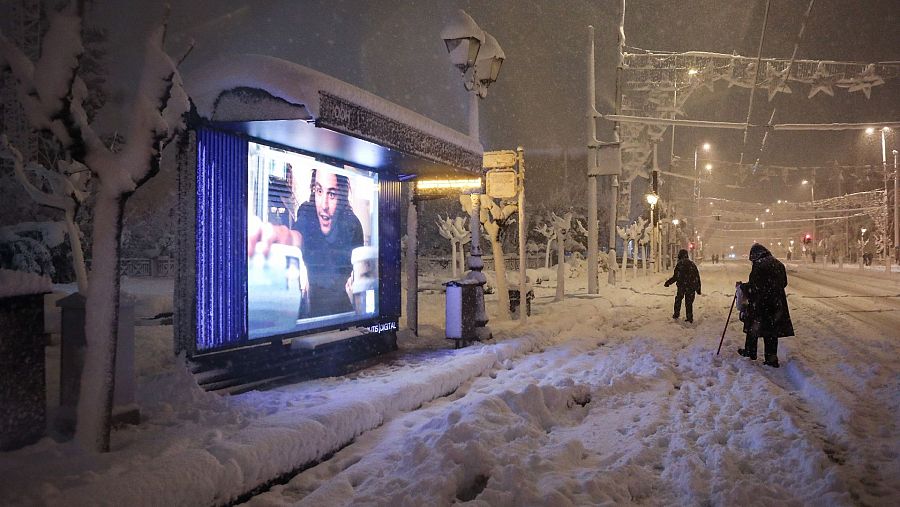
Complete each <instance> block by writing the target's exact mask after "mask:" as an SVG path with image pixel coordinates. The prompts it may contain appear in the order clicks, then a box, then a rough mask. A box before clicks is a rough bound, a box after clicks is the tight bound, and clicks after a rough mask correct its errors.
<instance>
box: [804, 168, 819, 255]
mask: <svg viewBox="0 0 900 507" xmlns="http://www.w3.org/2000/svg"><path fill="white" fill-rule="evenodd" d="M800 184H801V185H809V205H810V206H812V207H813V237H812V239H813V250H815V248H816V241H819V233H818V227H817V225H818V223H819V221H818V220H817V219H818V218H819V216H818V214H817V213H815V211H816V210H815V207H816V182H815V180H813V181H809V180H803V181H801V182H800ZM815 262H816V261H815V259H814V260H813V263H815Z"/></svg>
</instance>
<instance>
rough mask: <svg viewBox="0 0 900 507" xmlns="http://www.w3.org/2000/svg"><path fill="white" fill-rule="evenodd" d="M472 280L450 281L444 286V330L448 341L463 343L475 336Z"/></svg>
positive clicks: (476, 284) (473, 285) (476, 283)
mask: <svg viewBox="0 0 900 507" xmlns="http://www.w3.org/2000/svg"><path fill="white" fill-rule="evenodd" d="M477 286H478V282H476V281H474V280H451V281H449V282H447V283H445V284H444V287H445V288H446V299H447V300H446V305H445V320H444V328H445V330H446V331H445V332H446V336H447V338H448V339H450V340H462V341H463V342H466V341H470V340H474V339H475V337H476V335H475V288H476V287H477Z"/></svg>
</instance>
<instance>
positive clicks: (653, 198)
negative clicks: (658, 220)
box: [647, 194, 659, 206]
mask: <svg viewBox="0 0 900 507" xmlns="http://www.w3.org/2000/svg"><path fill="white" fill-rule="evenodd" d="M657 201H659V196H658V195H656V194H647V204H649V205H650V206H656V202H657Z"/></svg>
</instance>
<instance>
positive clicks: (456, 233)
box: [436, 215, 472, 278]
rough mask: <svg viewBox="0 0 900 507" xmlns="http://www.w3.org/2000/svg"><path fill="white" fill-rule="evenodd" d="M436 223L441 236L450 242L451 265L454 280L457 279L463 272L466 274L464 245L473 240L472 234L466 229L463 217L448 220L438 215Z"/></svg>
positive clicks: (448, 218)
mask: <svg viewBox="0 0 900 507" xmlns="http://www.w3.org/2000/svg"><path fill="white" fill-rule="evenodd" d="M436 223H437V226H438V232H439V233H440V235H441V236H443V237H444V238H447V239H448V240H449V241H450V249H451V254H450V255H451V259H450V263H451V266H452V269H453V278H456V277H457V276H458V275H459V273H460V272H461V271H462V272H465V257H466V256H465V253H464V251H463V245H465V244H466V243H469V242H470V241H471V240H472V234H471V233H470V232H469V231H468V229H466V225H465V224H466V219H465V218H463V217H456V218H450V217H449V216H448V217H447V218H441V216H440V215H438V220H436ZM457 252H458V253H459V259H460V261H459V262H457Z"/></svg>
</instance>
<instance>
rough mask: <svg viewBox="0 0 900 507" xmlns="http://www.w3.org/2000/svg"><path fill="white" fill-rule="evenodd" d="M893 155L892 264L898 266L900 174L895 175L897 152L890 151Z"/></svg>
mask: <svg viewBox="0 0 900 507" xmlns="http://www.w3.org/2000/svg"><path fill="white" fill-rule="evenodd" d="M891 153H893V154H894V262H896V263H897V264H900V206H898V204H900V203H898V197H900V174H898V173H897V150H891Z"/></svg>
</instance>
